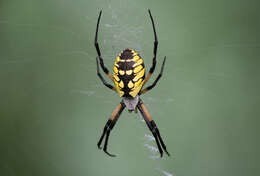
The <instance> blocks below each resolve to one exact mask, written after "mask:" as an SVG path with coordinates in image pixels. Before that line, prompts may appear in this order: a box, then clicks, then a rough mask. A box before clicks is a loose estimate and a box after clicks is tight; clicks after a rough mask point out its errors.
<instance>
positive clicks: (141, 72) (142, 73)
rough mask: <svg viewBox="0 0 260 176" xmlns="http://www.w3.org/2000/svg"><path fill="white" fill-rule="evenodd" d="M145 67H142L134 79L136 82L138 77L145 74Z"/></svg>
mask: <svg viewBox="0 0 260 176" xmlns="http://www.w3.org/2000/svg"><path fill="white" fill-rule="evenodd" d="M144 72H145V69H142V70H141V71H140V72H139V73H137V74H136V76H135V77H134V79H133V81H134V82H136V81H137V80H138V79H140V78H142V77H143V76H144Z"/></svg>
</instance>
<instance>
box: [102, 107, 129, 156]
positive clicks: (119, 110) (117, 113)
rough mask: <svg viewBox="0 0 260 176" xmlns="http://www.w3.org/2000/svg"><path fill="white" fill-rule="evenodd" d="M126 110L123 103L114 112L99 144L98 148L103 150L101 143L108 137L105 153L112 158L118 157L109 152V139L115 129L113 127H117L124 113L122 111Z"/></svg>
mask: <svg viewBox="0 0 260 176" xmlns="http://www.w3.org/2000/svg"><path fill="white" fill-rule="evenodd" d="M124 108H125V105H124V103H123V102H121V103H120V104H119V105H118V106H117V107H116V109H115V110H114V112H113V114H112V116H111V117H110V118H109V119H108V121H107V123H106V125H105V127H104V130H103V133H102V135H101V137H100V139H99V141H98V143H97V146H98V148H99V149H102V148H101V143H102V141H103V139H104V137H105V135H106V138H105V144H104V148H103V151H104V152H105V153H106V154H108V155H109V156H111V157H115V156H116V155H113V154H110V153H109V152H108V151H107V144H108V139H109V135H110V131H111V130H112V129H113V127H114V126H115V124H116V121H117V120H118V118H119V116H120V114H121V113H122V111H123V110H124Z"/></svg>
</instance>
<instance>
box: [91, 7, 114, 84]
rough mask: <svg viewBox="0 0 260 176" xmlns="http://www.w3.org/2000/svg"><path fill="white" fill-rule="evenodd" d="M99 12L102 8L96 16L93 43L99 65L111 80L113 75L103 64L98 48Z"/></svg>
mask: <svg viewBox="0 0 260 176" xmlns="http://www.w3.org/2000/svg"><path fill="white" fill-rule="evenodd" d="M101 14H102V10H100V12H99V16H98V21H97V27H96V35H95V42H94V45H95V47H96V50H97V54H98V58H99V62H100V66H101V68H102V70H103V71H104V72H105V73H106V75H107V76H108V77H109V79H110V80H111V81H113V76H112V75H111V73H110V72H109V71H108V69H107V67H106V66H105V64H104V61H103V58H102V56H101V52H100V49H99V44H98V28H99V22H100V18H101Z"/></svg>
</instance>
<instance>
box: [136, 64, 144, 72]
mask: <svg viewBox="0 0 260 176" xmlns="http://www.w3.org/2000/svg"><path fill="white" fill-rule="evenodd" d="M142 68H143V66H142V65H139V66H137V67H135V69H134V73H137V72H139V71H141V69H142Z"/></svg>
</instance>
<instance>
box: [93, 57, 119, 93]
mask: <svg viewBox="0 0 260 176" xmlns="http://www.w3.org/2000/svg"><path fill="white" fill-rule="evenodd" d="M96 63H97V75H98V77H99V78H100V80H101V81H102V83H103V84H104V85H105V86H106V87H108V88H109V89H112V90H114V91H116V88H115V87H114V86H112V85H111V84H109V83H107V82H106V80H105V79H104V78H103V76H102V75H101V73H100V72H99V65H98V57H97V58H96Z"/></svg>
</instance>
